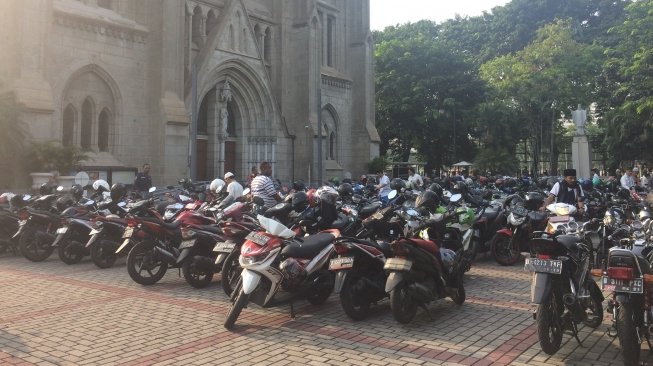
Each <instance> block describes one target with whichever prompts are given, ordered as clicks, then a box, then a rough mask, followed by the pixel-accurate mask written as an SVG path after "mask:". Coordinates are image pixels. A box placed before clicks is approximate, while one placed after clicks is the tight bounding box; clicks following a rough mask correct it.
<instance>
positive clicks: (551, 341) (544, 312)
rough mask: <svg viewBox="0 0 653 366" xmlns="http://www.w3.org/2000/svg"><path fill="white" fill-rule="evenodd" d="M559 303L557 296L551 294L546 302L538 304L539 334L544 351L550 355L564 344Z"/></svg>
mask: <svg viewBox="0 0 653 366" xmlns="http://www.w3.org/2000/svg"><path fill="white" fill-rule="evenodd" d="M558 305H559V304H557V303H556V299H555V297H554V296H550V297H549V298H548V299H547V301H546V302H544V303H542V304H539V305H538V306H537V313H536V318H537V336H538V338H539V340H540V347H542V351H544V353H546V354H548V355H553V354H555V353H556V352H558V350H559V349H560V345H561V344H562V334H563V326H562V321H561V319H560V315H561V314H560V313H559V311H558Z"/></svg>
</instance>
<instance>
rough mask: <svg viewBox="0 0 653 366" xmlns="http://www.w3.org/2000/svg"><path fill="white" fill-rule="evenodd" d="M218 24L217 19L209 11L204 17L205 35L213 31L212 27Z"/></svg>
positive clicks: (211, 11)
mask: <svg viewBox="0 0 653 366" xmlns="http://www.w3.org/2000/svg"><path fill="white" fill-rule="evenodd" d="M217 23H218V17H216V16H215V13H214V12H213V10H209V13H208V14H207V15H206V35H207V36H208V35H209V33H211V31H212V30H213V27H214V26H215V25H216V24H217Z"/></svg>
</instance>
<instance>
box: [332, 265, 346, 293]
mask: <svg viewBox="0 0 653 366" xmlns="http://www.w3.org/2000/svg"><path fill="white" fill-rule="evenodd" d="M349 271H350V270H348V269H343V270H340V271H337V272H336V282H335V284H334V286H333V292H334V293H336V294H339V293H340V291H342V285H344V283H345V279H347V274H348V273H349Z"/></svg>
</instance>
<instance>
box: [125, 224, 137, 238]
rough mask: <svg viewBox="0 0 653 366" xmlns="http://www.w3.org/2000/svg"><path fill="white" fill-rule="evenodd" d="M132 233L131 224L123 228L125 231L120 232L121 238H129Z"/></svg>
mask: <svg viewBox="0 0 653 366" xmlns="http://www.w3.org/2000/svg"><path fill="white" fill-rule="evenodd" d="M132 235H134V228H133V227H131V226H128V227H126V228H125V232H124V233H122V238H123V239H129V238H131V237H132Z"/></svg>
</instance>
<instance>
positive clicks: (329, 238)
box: [281, 233, 335, 259]
mask: <svg viewBox="0 0 653 366" xmlns="http://www.w3.org/2000/svg"><path fill="white" fill-rule="evenodd" d="M334 239H335V236H334V235H333V234H331V233H317V234H315V235H311V236H309V237H306V238H304V241H303V242H299V241H293V242H292V243H290V244H288V245H286V246H285V247H284V248H283V249H282V250H281V256H282V257H283V258H290V257H292V258H305V259H311V258H314V257H315V256H316V255H317V254H318V253H319V252H320V251H321V250H322V249H324V248H326V247H327V246H329V245H331V244H332V243H333V240H334Z"/></svg>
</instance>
